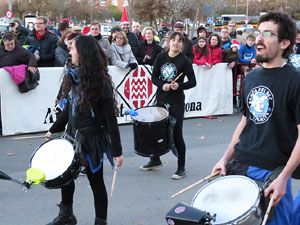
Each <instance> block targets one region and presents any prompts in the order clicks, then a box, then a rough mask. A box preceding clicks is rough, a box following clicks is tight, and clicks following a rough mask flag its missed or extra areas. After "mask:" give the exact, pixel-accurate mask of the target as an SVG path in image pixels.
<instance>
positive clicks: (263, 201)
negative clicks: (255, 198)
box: [255, 166, 284, 220]
mask: <svg viewBox="0 0 300 225" xmlns="http://www.w3.org/2000/svg"><path fill="white" fill-rule="evenodd" d="M283 168H284V167H283V166H279V167H277V168H276V169H275V170H273V171H272V173H271V174H270V175H269V176H268V178H267V179H266V181H265V182H264V183H263V182H261V181H255V182H256V183H257V185H258V186H259V187H260V188H261V189H262V194H261V197H260V203H259V205H260V208H261V211H262V213H263V214H265V213H266V211H267V208H268V205H269V202H270V198H269V197H265V196H264V192H265V190H266V189H267V188H268V187H269V186H270V184H271V183H272V182H273V181H274V180H275V179H276V178H277V177H278V176H279V174H280V173H281V172H282V170H283ZM274 216H275V207H272V208H271V211H270V213H269V217H268V220H271V219H273V218H274Z"/></svg>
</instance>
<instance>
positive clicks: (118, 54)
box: [111, 43, 137, 68]
mask: <svg viewBox="0 0 300 225" xmlns="http://www.w3.org/2000/svg"><path fill="white" fill-rule="evenodd" d="M111 47H112V50H113V52H114V56H115V57H114V61H113V62H112V64H113V65H114V66H117V67H120V68H127V67H128V64H129V63H136V64H137V61H136V59H135V57H134V55H133V52H132V51H131V47H130V45H129V44H126V45H122V46H118V45H117V44H115V43H112V44H111Z"/></svg>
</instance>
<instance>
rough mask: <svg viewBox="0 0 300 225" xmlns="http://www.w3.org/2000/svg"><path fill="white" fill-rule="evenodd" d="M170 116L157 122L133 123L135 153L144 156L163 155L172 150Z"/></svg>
mask: <svg viewBox="0 0 300 225" xmlns="http://www.w3.org/2000/svg"><path fill="white" fill-rule="evenodd" d="M168 128H169V120H168V117H167V118H165V119H163V120H161V121H156V122H140V121H136V120H135V121H134V123H133V136H134V149H135V153H137V154H138V155H141V156H144V157H152V156H161V155H164V154H166V153H167V152H169V151H170V148H169V136H168Z"/></svg>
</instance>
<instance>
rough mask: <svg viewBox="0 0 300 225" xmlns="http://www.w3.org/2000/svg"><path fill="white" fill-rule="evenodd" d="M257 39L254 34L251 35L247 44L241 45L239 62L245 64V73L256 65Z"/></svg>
mask: <svg viewBox="0 0 300 225" xmlns="http://www.w3.org/2000/svg"><path fill="white" fill-rule="evenodd" d="M254 43H255V37H254V36H253V35H252V34H249V35H248V36H247V39H246V44H244V45H241V47H240V49H239V54H240V56H239V62H241V63H243V64H248V65H243V66H242V68H243V71H244V72H246V71H247V70H248V69H249V67H250V68H251V67H252V65H253V64H256V59H255V57H256V55H255V46H254Z"/></svg>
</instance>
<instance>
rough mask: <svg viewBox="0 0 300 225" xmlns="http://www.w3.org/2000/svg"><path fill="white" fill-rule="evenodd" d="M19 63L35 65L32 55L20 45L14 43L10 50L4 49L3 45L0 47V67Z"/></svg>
mask: <svg viewBox="0 0 300 225" xmlns="http://www.w3.org/2000/svg"><path fill="white" fill-rule="evenodd" d="M21 64H25V65H28V66H34V67H36V66H37V63H36V60H35V57H34V55H33V54H31V53H30V52H28V51H27V50H26V49H25V48H23V47H21V46H20V45H16V47H15V48H14V49H13V50H12V51H6V50H5V48H4V46H1V47H0V68H2V67H5V66H17V65H21Z"/></svg>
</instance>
